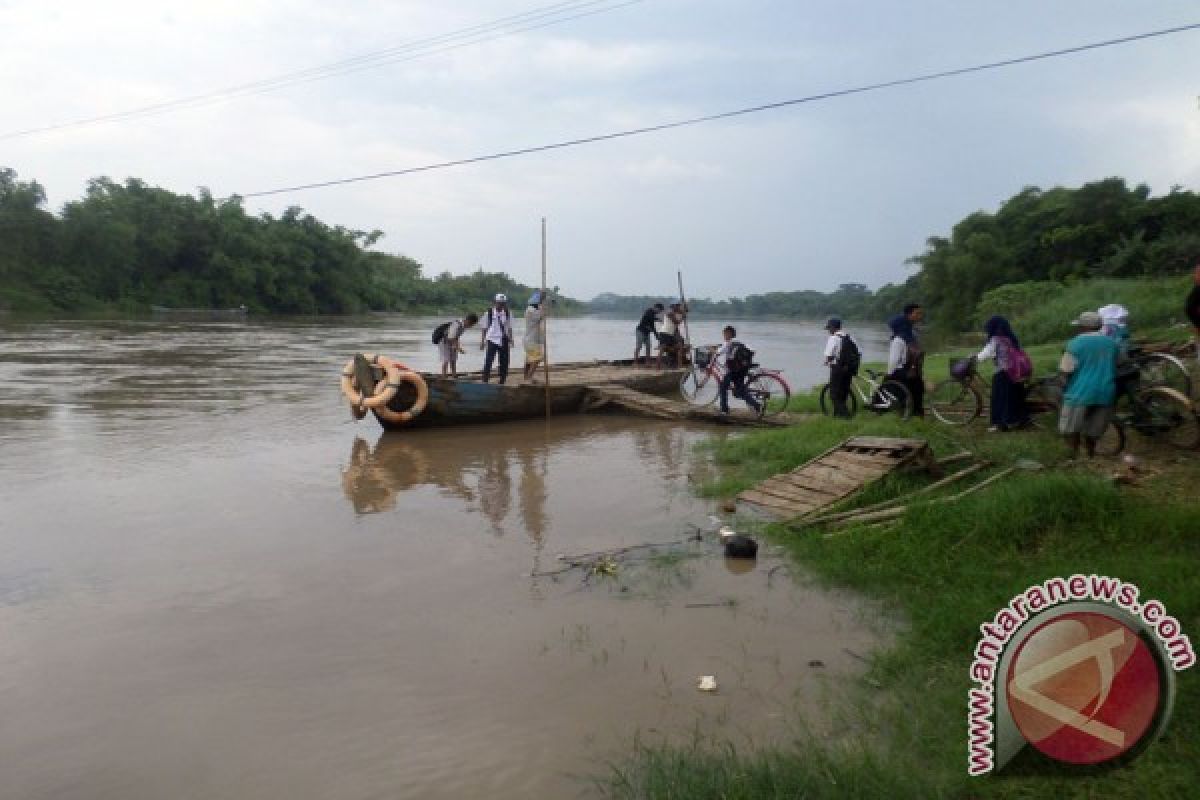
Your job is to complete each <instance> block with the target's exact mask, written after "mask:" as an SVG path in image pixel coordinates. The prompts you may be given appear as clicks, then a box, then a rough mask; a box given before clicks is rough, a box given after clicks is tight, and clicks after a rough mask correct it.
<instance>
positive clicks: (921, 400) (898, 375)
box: [888, 368, 925, 417]
mask: <svg viewBox="0 0 1200 800" xmlns="http://www.w3.org/2000/svg"><path fill="white" fill-rule="evenodd" d="M888 379H889V380H894V381H900V383H903V384H904V388H905V389H908V394H909V397H910V398H911V399H912V413H913V416H914V417H923V416H925V376H924V375H923V374H921V373H920V372H918V373H917V374H916V375H911V374H909V372H908V370H907V369H903V368H902V369H898V370H896V371H895V372H893V373H892V374H891V375H888Z"/></svg>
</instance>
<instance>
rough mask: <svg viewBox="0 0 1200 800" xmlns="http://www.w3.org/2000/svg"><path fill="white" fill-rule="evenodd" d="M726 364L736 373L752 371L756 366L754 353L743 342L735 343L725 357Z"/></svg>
mask: <svg viewBox="0 0 1200 800" xmlns="http://www.w3.org/2000/svg"><path fill="white" fill-rule="evenodd" d="M725 360H726V364H728V366H729V368H730V369H731V370H733V371H734V372H741V371H743V370H747V369H750V367H751V366H753V364H754V351H753V350H751V349H750V348H749V347H746V345H744V344H742V343H741V342H734V343H733V344H732V345H731V346H730V348H729V354H728V355H727V356H726V357H725Z"/></svg>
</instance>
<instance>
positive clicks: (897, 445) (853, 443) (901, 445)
mask: <svg viewBox="0 0 1200 800" xmlns="http://www.w3.org/2000/svg"><path fill="white" fill-rule="evenodd" d="M928 446H929V442H927V441H925V440H924V439H899V438H893V437H890V436H854V437H852V438H850V439H847V440H846V441H845V442H843V443H842V447H877V448H880V449H883V450H903V449H906V448H908V449H917V450H920V449H921V448H923V447H928Z"/></svg>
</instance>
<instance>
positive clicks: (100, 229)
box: [0, 169, 1200, 332]
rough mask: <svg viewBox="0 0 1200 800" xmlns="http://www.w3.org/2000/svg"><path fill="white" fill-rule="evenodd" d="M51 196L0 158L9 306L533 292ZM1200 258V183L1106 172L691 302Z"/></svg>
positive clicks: (1058, 280) (724, 303) (297, 229)
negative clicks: (888, 274) (830, 282)
mask: <svg viewBox="0 0 1200 800" xmlns="http://www.w3.org/2000/svg"><path fill="white" fill-rule="evenodd" d="M45 204H46V197H45V192H44V190H43V189H42V187H41V186H40V185H39V184H38V183H37V182H36V181H26V182H22V181H20V180H18V179H17V175H16V173H15V172H14V171H13V170H11V169H0V308H6V307H7V308H11V309H14V310H30V311H48V312H53V311H56V310H88V309H92V308H112V309H117V310H123V311H130V312H137V311H142V310H145V309H147V308H148V307H149V306H151V305H161V306H171V307H193V308H196V307H198V308H228V307H233V306H239V305H243V304H244V305H246V306H248V307H250V308H251V309H253V310H256V311H264V312H272V313H284V314H345V313H357V312H361V311H430V310H435V309H436V310H445V311H449V310H458V309H466V308H476V307H480V306H482V305H485V304H487V303H488V302H490V300H491V297H492V296H493V295H494V294H495V293H496V292H504V293H506V294H509V295H510V296H512V297H514V298H517V299H519V300H520V302H523V301H524V298H525V297H527V296H528V294H529V293H531V292H532V287H529V286H526V285H523V284H521V283H519V282H517V281H515V280H513V279H512V278H511V277H510V276H509V275H508V274H506V273H504V272H485V271H483V270H482V269H479V270H476V271H475V272H473V273H470V274H468V275H457V276H456V275H452V274H451V273H449V272H443V273H442V274H440V275H436V276H432V277H430V276H426V275H424V274H423V269H422V265H421V264H420V263H419V262H418V261H416V260H414V259H412V258H409V257H407V256H403V255H393V254H389V253H385V252H382V251H380V250H378V249H376V248H375V245H376V244H377V243H378V241H379V239H380V237H381V235H382V234H381V233H380V232H379V231H370V232H365V231H357V230H350V229H347V228H344V227H341V226H330V225H327V224H325V223H323V222H321V221H320V220H318V219H316V218H315V217H313V216H312V215H310V214H307V213H305V212H304V210H303V209H301V208H298V207H292V208H289V209H287V210H286V211H284V212H283V213H282V214H281V215H279V216H278V217H275V216H272V215H270V214H259V215H251V214H248V213H246V211H245V209H244V208H243V206H242V202H241V200H240V199H239V198H236V197H234V198H230V199H221V200H218V199H215V198H213V197H212V195H211V194H210V193H209V192H207V191H206V190H200V191H199V192H198V193H197V194H196V195H195V196H192V195H181V194H175V193H173V192H170V191H168V190H166V189H160V188H154V187H151V186H147V185H146V184H145V183H144V182H142V181H139V180H137V179H133V178H130V179H128V180H126V181H125V183H123V184H122V183H117V182H115V181H112V180H110V179H108V178H96V179H94V180H92V181H90V182H89V183H88V185H87V190H86V192H85V194H84V196H83V198H81V199H79V200H76V201H72V202H69V203H67V204H66V205H65V206H63V208H62V210H61V212H59V213H53V212H50V211H48V210H46V208H45ZM1197 261H1200V196H1198V195H1197V194H1195V193H1194V192H1191V191H1185V190H1183V189H1182V188H1180V187H1175V188H1173V189H1172V190H1171V191H1170V192H1169V193H1167V194H1166V195H1162V196H1159V197H1153V196H1151V193H1150V189H1149V188H1148V187H1147V186H1145V185H1138V186H1135V187H1132V188H1130V187H1129V186H1128V185H1127V184H1126V182H1125V181H1124V180H1123V179H1121V178H1107V179H1105V180H1101V181H1096V182H1093V183H1088V184H1085V185H1084V186H1081V187H1079V188H1074V189H1072V188H1064V187H1056V188H1052V189H1045V190H1043V189H1040V188H1037V187H1032V186H1031V187H1027V188H1025V189H1022V190H1021V191H1020V192H1018V193H1017V194H1015V195H1013V196H1012V197H1011V198H1009V199H1008V200H1007V201H1005V202H1004V203H1003V204H1002V205H1001V206H1000V208H999V209H998V210H997V211H995V212H987V211H977V212H975V213H973V214H970V215H968V216H967V217H965V218H964V219H962V220H961V221H959V222H958V223H957V224H956V225H955V226H954V227H953V229H952V230H951V231H950V233H949V235H948V236H933V237H930V238H929V239H928V240H927V241H926V248H925V251H924V252H922V253H920V254H917V255H915V256H913V257H912V258H910V259H908V260H907V261H906V262H905V264H906V265H907V267H908V268H909V269H910V270H911V271H912V274H910V275H909V276H908V277H907V279H906V280H904V281H902V282H897V283H889V284H887V285H885V286H882V287H880V288H878V289H875V290H871V289H869V288H868V287H867V286H865V285H864V284H861V283H844V284H842V285H841V286H839V287H838V288H837V289H836V290H835V291H833V292H818V291H813V290H799V291H781V292H769V293H766V294H752V295H747V296H746V297H731V298H728V299H721V300H713V299H711V298H699V299H689V303H690V304H691V307H692V309H693V310H694V311H697V312H705V313H712V314H714V315H721V316H727V317H736V316H767V315H770V316H780V317H791V318H809V319H814V318H815V319H819V318H822V317H826V316H833V315H837V316H841V317H844V318H847V319H885V318H887V317H888V316H890V315H891V314H893V313H895V312H896V311H897V310H898V309H899V308H900V306H902V305H903V304H904V303H906V302H910V301H914V302H920V303H922V304H923V305H924V306H925V307H926V309H927V311H928V319H929V321H930V323H932V324H933V325H934V326H935V327H936V328H938V329H940V330H942V331H946V332H956V331H961V330H965V329H968V328H971V327H974V326H975V325H976V324H978V322H979V320H980V319H981V318H982V317H985V316H987V315H988V314H990V313H992V311H991V310H989V308H984V307H982V306H981V302H984V297H985V294H986V293H989V292H991V293H992V295H990V296H991V297H993V299H994V298H995V293H996V292H997V290H998V289H999V288H1000V287H1004V286H1010V285H1014V284H1023V285H1025V286H1023V288H1021V289H1020V290H1019V294H1020V295H1021V296H1022V297H1031V296H1032V297H1036V296H1041V294H1042V293H1043V292H1044V291H1053V290H1054V289H1055V288H1056V287H1059V288H1061V287H1063V286H1067V285H1070V284H1072V283H1078V282H1080V281H1084V280H1087V279H1090V278H1099V277H1104V278H1109V277H1139V276H1153V277H1158V276H1167V275H1174V274H1179V273H1182V272H1183V271H1185V270H1187V269H1189V268H1190V267H1191V266H1192V265H1193V264H1195V263H1196V262H1197ZM1001 294H1004V293H1003V292H1001ZM1009 294H1011V292H1009ZM1005 297H1007V295H1005ZM669 299H670V298H662V297H652V296H632V295H617V294H611V293H609V294H602V295H599V296H597V297H595V298H594V299H593V300H592V301H591V302H589V303H580V302H578V301H575V300H572V299H571V298H560V299H559V305H560V310H562V311H567V312H570V311H580V310H587V311H593V312H601V313H620V314H625V315H629V316H633V315H636V314H638V313H640V312H641V311H642V310H643V309H644V308H646V307H647V306H648V305H651V304H653V303H654V302H659V301H663V300H669ZM986 304H987V303H986V302H984V305H986Z"/></svg>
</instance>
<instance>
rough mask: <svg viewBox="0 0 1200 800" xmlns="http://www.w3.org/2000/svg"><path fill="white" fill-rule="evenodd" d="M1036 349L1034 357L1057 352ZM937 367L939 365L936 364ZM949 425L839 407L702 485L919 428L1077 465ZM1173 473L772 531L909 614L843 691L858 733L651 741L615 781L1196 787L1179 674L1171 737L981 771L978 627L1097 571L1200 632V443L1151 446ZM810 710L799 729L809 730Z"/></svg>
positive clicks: (1044, 485)
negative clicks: (1121, 750)
mask: <svg viewBox="0 0 1200 800" xmlns="http://www.w3.org/2000/svg"><path fill="white" fill-rule="evenodd" d="M1056 349H1057V347H1056V346H1047V347H1046V348H1038V349H1036V351H1035V352H1036V353H1037V355H1036V356H1035V360H1038V361H1039V363H1040V362H1041V361H1045V360H1048V359H1053V358H1055V357H1056V356H1055V355H1054V351H1055V350H1056ZM931 366H932V362H931ZM979 430H981V426H978V424H977V425H976V426H973V427H972V428H970V429H955V428H948V427H943V426H939V425H938V424H937V423H936V422H922V421H915V420H914V421H908V422H904V421H899V420H893V419H879V418H874V417H867V416H864V415H861V414H860V416H859V417H858V418H856V419H855V420H850V421H843V420H832V419H827V418H824V417H821V418H817V419H812V420H806V421H805V422H803V423H801V424H799V425H796V426H793V427H791V428H786V429H781V430H770V431H763V432H755V433H751V434H748V435H745V436H739V437H736V438H729V439H727V440H725V441H724V442H723V443H721V444H719V445H711V447H712V453H713V457H714V459H715V461H716V462H717V463H718V464H719V465H720V471H721V475H720V477H719V479H718V480H716V481H715V482H712V483H709V484H706V485H705V486H704V487H702V490H701V491H702V492H703V493H704V494H707V495H711V496H721V497H725V496H729V495H731V494H733V493H734V492H736V491H738V490H740V489H741V488H744V487H747V486H750V485H752V484H753V483H755V482H756V481H758V480H760V479H762V478H764V477H767V476H768V475H771V474H773V473H775V472H778V471H780V470H783V469H788V468H791V467H794V466H795V465H797V464H799V463H802V462H803V461H805V460H807V459H809V458H812V457H813V456H815V455H818V454H819V453H821V452H823V451H824V450H826V449H828V448H829V447H830V446H832V445H834V444H836V443H837V442H839V441H841V440H842V439H844V438H846V437H848V436H851V435H854V434H859V433H862V434H878V435H904V436H921V437H925V438H927V439H929V441H930V442H931V444H932V445H933V447H934V449H935V451H936V452H937V453H938V454H939V455H946V454H948V453H951V452H957V451H958V450H959V449H962V448H966V449H969V450H972V451H974V452H976V453H978V454H979V455H980V456H982V457H985V458H988V459H990V460H992V461H994V462H996V463H997V464H998V465H1004V464H1012V463H1015V462H1016V461H1017V460H1019V459H1033V460H1036V461H1039V462H1041V463H1043V464H1046V465H1053V464H1056V463H1058V462H1059V461H1061V459H1062V457H1063V455H1064V450H1063V446H1062V443H1061V442H1060V441H1059V440H1058V438H1057V437H1056V436H1054V435H1053V434H1052V433H1050V432H1029V433H1018V434H1007V435H990V436H989V435H986V434H982V433H978V431H979ZM1144 454H1145V455H1146V456H1147V458H1148V461H1149V462H1150V463H1153V464H1154V465H1155V469H1157V470H1158V471H1159V474H1158V475H1157V477H1154V478H1151V479H1148V480H1146V481H1145V482H1144V484H1143V485H1141V486H1138V487H1134V488H1131V487H1118V486H1117V485H1115V484H1113V483H1112V482H1111V481H1110V480H1109V479H1108V474H1107V472H1108V470H1109V469H1111V466H1107V467H1100V468H1096V469H1088V468H1077V469H1071V470H1058V469H1047V470H1043V471H1040V472H1018V473H1016V474H1015V475H1014V476H1013V477H1010V478H1008V479H1006V480H1004V481H1000V482H998V483H996V484H995V485H994V486H993V487H991V488H989V489H987V490H985V491H981V492H979V493H977V494H974V495H970V496H968V497H966V498H964V499H963V500H961V501H959V502H958V503H955V504H953V505H941V506H938V505H929V504H918V505H915V506H914V507H911V508H910V509H909V510H908V511H907V512H906V514H905V515H904V516H903V517H902V518H900V520H899V521H898V522H897V523H896V524H895V525H893V526H891V527H885V528H882V529H879V528H875V529H868V528H856V529H853V530H851V531H850V532H848V533H847V534H846V535H841V536H835V537H830V538H826V537H824V536H822V535H820V532H819V531H817V532H814V531H811V530H810V531H801V532H795V531H792V530H789V529H786V528H784V527H783V526H780V525H774V526H770V527H768V528H767V529H766V531H765V532H766V535H768V536H769V537H771V538H772V539H773V540H774V541H776V542H778V543H780V544H782V545H783V546H784V547H785V548H786V549H787V551H788V552H789V553H790V554H791V555H792V556H793V557H794V558H795V559H796V560H798V561H799V562H801V563H802V564H804V565H805V566H806V567H807V569H808V570H809V571H811V572H814V573H815V574H816V575H817V576H818V578H819V579H820V580H822V581H824V582H825V583H826V584H828V585H830V586H839V587H850V588H853V589H856V590H859V591H861V592H862V593H863V594H865V595H867V596H869V597H871V598H874V599H875V600H878V601H880V602H881V603H882V605H883V607H884V608H886V609H888V610H889V611H896V612H898V613H899V614H901V615H902V616H903V618H904V620H905V624H904V625H903V626H902V629H901V630H900V631H899V632H898V633H897V636H896V638H895V639H894V643H893V644H892V645H890V646H888V647H887V648H886V649H885V650H883V651H882V652H879V653H877V654H875V657H874V659H873V663H872V666H871V668H870V671H869V673H868V675H867V676H866V678H865V679H864V680H863V681H862V682H861V684H859V685H858V686H857V687H856V688H854V689H853V690H851V691H850V692H849V693H848V694H847V696H845V697H844V698H842V700H843V702H842V706H843V707H842V708H841V709H840V711H839V713H840V714H842V715H843V716H844V717H845V718H846V720H847V725H848V728H847V729H848V730H849V731H850V733H848V734H847V735H846V736H843V737H841V738H840V739H839V740H837V741H835V742H830V741H826V740H823V739H821V738H819V737H816V736H815V735H811V734H801V735H800V736H798V737H797V739H796V742H795V744H794V746H791V747H784V748H775V749H770V750H763V751H757V752H747V751H739V750H735V749H733V748H732V747H731V746H729V745H727V744H724V743H722V742H719V741H708V740H704V739H703V738H697V739H696V740H695V741H694V742H692V743H691V744H690V745H688V746H684V747H674V748H670V747H659V746H647V745H644V744H639V745H638V746H637V747H636V748H635V750H634V752H633V754H632V755H631V756H630V758H629V759H628V760H627V761H625V762H622V763H620V764H617V765H615V766H614V767H613V770H612V773H611V776H610V779H609V780H608V781H606V782H605V783H604V787H603V788H605V789H606V790H607V791H608V793H609V794H610V795H611V796H614V797H622V798H785V797H786V798H794V797H804V798H808V797H817V798H820V797H831V798H832V797H899V798H908V797H953V798H976V797H978V798H992V797H999V798H1024V797H1045V796H1054V797H1057V798H1091V797H1096V798H1099V797H1104V798H1109V797H1131V798H1132V797H1147V798H1150V797H1154V798H1157V797H1162V798H1173V797H1186V796H1194V792H1195V787H1194V783H1193V781H1194V778H1195V774H1196V767H1195V765H1196V764H1200V715H1197V714H1196V711H1197V710H1198V709H1200V679H1198V678H1197V671H1196V670H1191V671H1187V672H1184V673H1181V674H1179V675H1178V679H1179V684H1178V688H1179V695H1178V698H1177V702H1176V707H1175V716H1174V718H1173V720H1172V723H1171V726H1170V727H1169V729H1168V730H1167V732H1166V734H1165V736H1164V737H1163V739H1161V740H1160V741H1159V742H1157V743H1155V744H1154V745H1153V746H1152V747H1151V748H1149V750H1147V751H1146V752H1145V753H1144V754H1143V755H1142V756H1140V757H1139V758H1138V759H1136V760H1135V761H1133V762H1131V763H1130V764H1128V765H1126V766H1124V767H1122V768H1119V769H1115V770H1106V771H1100V772H1092V773H1090V774H1078V773H1072V772H1069V771H1067V770H1064V769H1062V768H1059V767H1058V766H1056V765H1054V764H1052V763H1050V762H1048V761H1046V760H1044V759H1041V758H1040V757H1037V756H1036V754H1033V753H1031V752H1029V751H1027V752H1026V753H1024V754H1022V756H1021V757H1019V758H1018V759H1017V761H1016V762H1014V764H1013V765H1012V766H1011V767H1010V769H1008V770H1006V771H1004V772H1002V773H1000V774H999V775H995V776H992V777H987V778H969V777H968V776H967V775H966V692H967V689H968V687H969V681H968V676H967V669H968V665H969V663H970V660H971V655H972V651H973V648H974V646H975V644H976V642H977V640H978V637H979V630H978V626H979V625H980V623H982V622H984V621H986V620H990V619H991V618H992V617H993V615H994V614H995V612H996V611H997V609H999V608H1000V607H1002V606H1003V605H1004V604H1005V603H1006V602H1007V601H1008V600H1009V598H1011V597H1012V596H1013V595H1015V594H1016V593H1018V592H1019V591H1021V590H1023V589H1024V588H1025V587H1027V586H1029V585H1030V584H1033V583H1037V582H1040V581H1043V580H1045V579H1047V578H1050V577H1053V576H1055V575H1070V574H1073V573H1075V572H1084V573H1089V572H1097V573H1101V574H1107V575H1111V576H1115V577H1119V578H1122V579H1124V580H1127V581H1132V582H1134V583H1136V584H1138V585H1139V586H1140V587H1141V588H1142V590H1143V594H1144V596H1152V597H1157V598H1158V599H1160V600H1162V601H1163V603H1165V605H1166V607H1167V608H1168V610H1169V611H1170V613H1172V614H1173V615H1175V616H1176V617H1178V618H1179V619H1180V620H1181V622H1182V623H1183V626H1184V632H1185V633H1190V635H1191V636H1192V637H1193V641H1198V637H1200V581H1197V580H1196V577H1195V576H1196V574H1197V569H1198V568H1200V504H1198V502H1197V500H1196V492H1195V486H1196V485H1197V483H1198V482H1200V464H1198V463H1197V462H1198V461H1200V454H1190V455H1186V456H1182V459H1181V457H1180V455H1179V454H1178V453H1175V452H1166V451H1158V450H1154V449H1150V450H1144ZM927 481H928V479H927V478H924V479H922V478H920V477H914V476H912V475H908V476H895V477H892V478H890V479H888V480H885V481H882V482H880V483H878V484H876V485H875V486H873V487H870V488H868V489H867V490H866V491H864V492H863V493H861V494H860V495H859V496H858V497H856V498H854V500H853V501H852V504H853V505H855V506H858V505H868V504H870V503H872V502H876V501H878V500H881V499H884V498H887V497H890V496H893V495H894V494H895V493H896V492H898V491H901V490H904V489H907V488H912V487H913V486H915V485H918V484H919V483H922V482H927ZM802 724H803V723H802V722H799V723H798V725H801V726H802Z"/></svg>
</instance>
